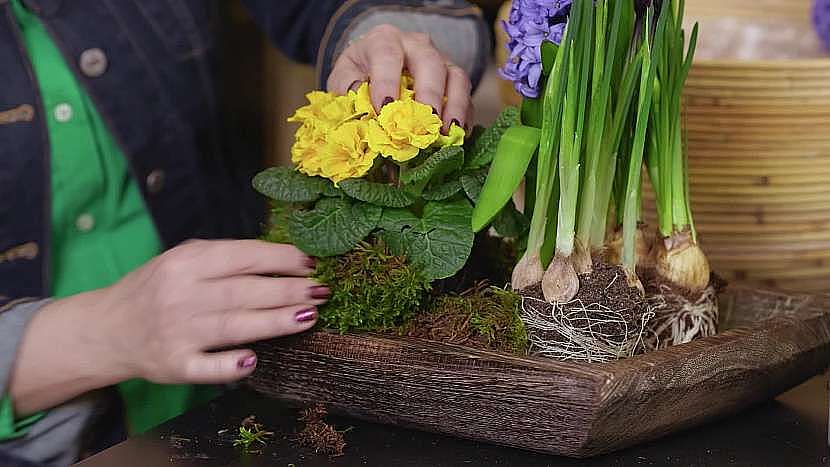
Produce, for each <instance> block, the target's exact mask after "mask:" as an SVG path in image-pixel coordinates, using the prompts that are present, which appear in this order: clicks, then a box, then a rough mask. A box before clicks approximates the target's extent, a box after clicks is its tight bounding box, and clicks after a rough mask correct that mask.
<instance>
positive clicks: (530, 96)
mask: <svg viewBox="0 0 830 467" xmlns="http://www.w3.org/2000/svg"><path fill="white" fill-rule="evenodd" d="M683 11H684V5H683V1H682V0H679V1H678V0H664V1H662V2H661V1H653V2H652V1H643V0H637V1H634V0H596V1H595V2H592V1H587V0H585V1H574V2H571V1H567V0H517V1H515V2H514V4H513V8H512V11H511V14H510V18H509V21H507V22H506V24H505V25H504V26H505V29H506V31H507V33H508V35H509V37H510V43H509V48H510V60H509V62H508V63H507V64H506V65H505V66H504V68H503V69H502V70H501V74H502V76H503V77H504V78H506V79H509V80H511V81H513V82H514V84H515V88H516V90H517V91H518V92H519V93H521V94H522V96H523V103H522V106H521V108H520V109H517V108H512V107H511V108H506V109H505V110H504V111H503V112H502V114H501V115H500V116H499V117H498V119H497V120H496V121H495V123H494V124H493V125H492V126H490V127H489V128H486V129H482V128H478V129H476V130H474V131H472V132H470V134H465V132H464V130H463V129H461V128H459V127H457V126H453V127H451V128H450V130H449V131H448V134H443V133H442V132H441V126H442V125H441V121H440V119H439V117H438V116H436V115H435V114H434V113H433V112H432V109H431V108H430V107H428V106H426V105H423V104H420V103H418V102H417V100H415V97H416V96H415V95H414V92H413V91H412V84H413V83H412V81H411V79H409V78H408V77H403V78H402V87H401V92H400V98H399V99H398V100H397V101H394V102H392V103H389V104H387V105H386V106H384V107H383V108H382V109H381V110H380V111H379V112H377V111H376V110H375V109H374V108H373V107H372V105H371V103H370V100H369V86H370V84H363V85H362V86H361V87H360V88H359V89H358V90H357V91H354V92H349V93H348V94H347V95H345V96H335V95H332V94H328V93H324V92H312V93H310V94H309V95H308V96H307V97H308V101H309V104H308V105H307V106H305V107H302V108H300V109H298V110H297V112H296V113H295V114H294V115H293V116H292V117H291V118H290V119H289V121H293V122H297V123H299V124H300V128H299V129H298V131H297V133H296V141H295V143H294V146H293V148H292V160H293V162H294V164H295V167H294V168H288V167H283V168H271V169H268V170H266V171H264V172H262V173H260V174H259V175H257V176H256V177H255V179H254V181H253V185H254V187H255V188H256V189H257V190H258V191H260V192H261V193H263V194H265V195H266V196H268V197H269V198H271V199H272V200H273V201H274V208H273V216H272V222H271V226H270V229H269V231H268V233H267V235H266V238H267V239H269V240H272V241H280V242H290V243H293V244H295V245H296V246H298V247H299V248H300V249H302V250H303V251H304V252H306V253H308V254H310V255H313V256H316V257H319V258H320V261H319V262H318V265H319V266H318V276H319V277H320V279H321V280H322V281H325V282H326V283H328V284H330V286H331V287H332V292H333V294H332V298H331V300H330V302H329V303H328V304H327V305H325V306H324V307H322V308H321V309H320V325H321V326H323V327H325V328H329V329H335V330H338V331H340V332H347V331H353V330H373V331H386V332H396V333H403V334H407V335H412V336H418V337H427V338H431V339H439V340H443V341H447V342H452V343H460V344H465V345H476V346H479V347H484V348H490V349H494V350H501V351H508V352H516V353H526V352H531V353H535V354H539V355H544V356H548V357H553V358H559V359H569V360H579V361H607V360H612V359H619V358H623V357H628V356H632V355H635V354H637V353H640V352H642V351H645V350H649V349H655V348H660V347H664V346H667V345H672V344H679V343H685V342H688V341H690V340H692V339H695V338H697V337H702V336H708V335H712V334H714V333H716V332H717V322H718V316H717V302H716V295H717V290H716V289H717V284H716V281H714V280H713V275H712V274H711V273H710V270H709V264H708V262H707V259H706V256H705V255H704V254H703V252H702V250H701V248H700V246H699V244H698V242H697V235H696V232H695V227H694V222H693V218H692V213H691V210H690V207H689V193H688V174H687V170H686V158H685V151H684V136H683V129H682V125H681V117H682V96H681V92H682V89H683V85H684V82H685V79H686V76H687V74H688V72H689V68H690V66H691V63H692V58H693V56H694V50H695V44H696V37H697V28H695V29H694V30H693V31H692V32H691V34H690V35H689V36H687V35H686V34H685V32H684V31H683V29H682V17H683ZM644 174H647V176H648V177H649V179H650V181H651V183H652V185H653V187H654V189H655V193H656V196H657V200H658V202H657V206H658V218H659V225H658V226H653V227H652V226H647V225H644V224H643V223H642V222H641V191H642V183H643V176H644ZM522 182H524V186H525V190H524V194H525V198H524V206H525V208H524V210H523V211H524V212H520V211H519V210H518V209H517V208H516V205H515V204H514V202H513V198H514V194H515V192H516V191H517V190H519V189H520V187H521V186H522ZM505 284H507V285H506V286H505ZM459 336H461V337H459Z"/></svg>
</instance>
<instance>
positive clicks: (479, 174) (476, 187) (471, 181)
mask: <svg viewBox="0 0 830 467" xmlns="http://www.w3.org/2000/svg"><path fill="white" fill-rule="evenodd" d="M485 180H487V170H486V169H482V170H475V171H473V172H469V173H466V174H464V175H462V176H461V186H462V187H463V188H464V193H466V194H467V197H468V198H470V200H471V201H472V202H473V203H477V202H478V197H479V196H480V195H481V188H482V187H483V186H484V181H485Z"/></svg>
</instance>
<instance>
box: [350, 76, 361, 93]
mask: <svg viewBox="0 0 830 467" xmlns="http://www.w3.org/2000/svg"><path fill="white" fill-rule="evenodd" d="M361 84H363V81H361V80H359V79H356V80H354V81H352V84H350V85H349V91H355V92H357V90H358V89H359V88H360V85H361Z"/></svg>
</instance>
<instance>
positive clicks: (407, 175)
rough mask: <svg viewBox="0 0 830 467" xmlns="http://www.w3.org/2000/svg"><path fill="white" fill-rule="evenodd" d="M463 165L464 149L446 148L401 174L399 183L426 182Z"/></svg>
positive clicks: (456, 147) (458, 147)
mask: <svg viewBox="0 0 830 467" xmlns="http://www.w3.org/2000/svg"><path fill="white" fill-rule="evenodd" d="M462 164H464V149H463V148H461V147H460V146H447V147H445V148H441V149H439V150H438V151H437V152H436V153H435V154H433V155H431V156H430V157H429V158H427V160H425V161H424V163H423V164H421V165H419V166H417V167H415V168H412V169H410V170H407V171H402V172H401V182H403V183H404V184H406V185H409V184H412V183H419V182H426V181H427V180H430V179H432V178H433V177H435V176H440V175H445V174H448V173H450V172H452V171H453V170H457V169H459V168H461V165H462Z"/></svg>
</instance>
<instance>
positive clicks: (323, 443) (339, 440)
mask: <svg viewBox="0 0 830 467" xmlns="http://www.w3.org/2000/svg"><path fill="white" fill-rule="evenodd" d="M327 414H328V411H327V410H326V408H325V406H323V405H322V404H317V405H314V406H312V407H309V408H306V409H303V410H302V411H301V412H300V421H301V422H303V428H302V430H300V432H299V433H297V437H296V442H297V444H298V445H300V446H301V447H304V448H306V449H312V450H313V451H314V452H315V453H316V454H324V455H327V456H330V457H339V456H342V455H343V450H344V449H345V448H346V440H345V438H344V437H343V433H345V432H346V431H348V430H346V431H337V430H336V429H335V428H334V427H333V426H332V425H330V424H328V423H326V421H325V418H326V415H327Z"/></svg>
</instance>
